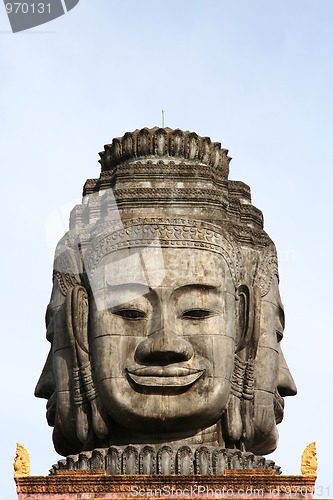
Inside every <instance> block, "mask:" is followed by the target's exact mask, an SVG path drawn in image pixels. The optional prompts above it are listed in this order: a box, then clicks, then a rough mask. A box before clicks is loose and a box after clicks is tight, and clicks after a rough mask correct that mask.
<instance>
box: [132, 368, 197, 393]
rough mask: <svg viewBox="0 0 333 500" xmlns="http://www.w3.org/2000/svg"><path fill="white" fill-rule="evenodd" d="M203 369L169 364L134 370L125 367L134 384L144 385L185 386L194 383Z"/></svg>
mask: <svg viewBox="0 0 333 500" xmlns="http://www.w3.org/2000/svg"><path fill="white" fill-rule="evenodd" d="M204 371H205V370H198V369H194V368H184V367H179V366H178V367H177V366H174V367H170V366H147V367H144V368H137V369H135V370H129V369H126V372H127V375H128V377H129V378H130V380H132V381H133V382H134V383H135V384H137V385H141V386H144V387H165V388H167V387H175V388H177V387H186V386H189V385H191V384H194V382H196V381H197V380H198V379H199V378H200V377H201V376H202V374H203V373H204Z"/></svg>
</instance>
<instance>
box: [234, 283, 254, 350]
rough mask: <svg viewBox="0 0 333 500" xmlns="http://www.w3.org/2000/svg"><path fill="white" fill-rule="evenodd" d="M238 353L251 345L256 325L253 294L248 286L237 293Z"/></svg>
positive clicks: (242, 287) (243, 286)
mask: <svg viewBox="0 0 333 500" xmlns="http://www.w3.org/2000/svg"><path fill="white" fill-rule="evenodd" d="M236 299H237V300H236V353H237V352H239V351H241V350H242V349H244V347H246V346H247V345H249V343H250V341H251V336H252V333H253V324H254V300H253V294H252V293H251V292H250V289H249V287H248V286H247V285H240V286H239V287H238V288H237V291H236Z"/></svg>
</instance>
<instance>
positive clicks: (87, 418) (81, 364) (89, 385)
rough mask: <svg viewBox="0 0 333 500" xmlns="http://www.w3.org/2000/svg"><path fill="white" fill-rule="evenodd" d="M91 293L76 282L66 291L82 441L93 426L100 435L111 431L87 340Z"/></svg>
mask: <svg viewBox="0 0 333 500" xmlns="http://www.w3.org/2000/svg"><path fill="white" fill-rule="evenodd" d="M88 315H89V303H88V294H87V291H86V289H85V288H83V287H82V286H75V287H73V288H72V290H71V291H69V292H68V294H67V327H68V331H69V336H70V339H71V344H72V351H73V372H74V391H75V393H74V403H75V407H76V418H77V432H78V438H79V439H80V441H81V442H82V443H87V442H88V441H89V439H90V435H89V430H90V432H91V424H92V429H93V431H94V432H95V434H96V435H97V437H98V438H103V437H105V436H106V435H108V433H109V428H108V424H107V420H108V419H107V416H106V415H105V414H104V411H103V408H102V405H101V402H100V400H99V397H98V394H97V392H96V388H95V386H94V382H93V378H92V368H91V365H90V359H89V341H88Z"/></svg>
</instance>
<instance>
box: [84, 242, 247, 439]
mask: <svg viewBox="0 0 333 500" xmlns="http://www.w3.org/2000/svg"><path fill="white" fill-rule="evenodd" d="M126 252H127V253H126V255H125V253H124V251H118V252H114V253H112V254H109V255H107V256H105V257H103V259H102V260H101V261H100V263H99V266H98V269H97V270H96V271H95V273H94V277H93V279H92V281H91V285H92V292H93V293H92V297H91V300H90V302H91V306H90V320H89V325H90V351H91V358H92V364H93V370H94V382H95V385H96V388H97V391H98V393H99V395H100V398H101V400H102V401H103V404H104V406H105V407H106V410H107V413H108V414H109V416H110V418H111V419H112V420H113V421H114V422H116V424H118V425H119V426H121V427H123V428H127V429H129V430H131V429H132V430H135V431H137V432H138V433H141V434H142V435H151V436H154V435H155V436H156V435H160V436H164V435H175V436H177V435H178V433H181V432H182V430H186V432H188V433H192V434H193V433H195V432H197V431H198V430H200V429H203V428H207V427H209V426H211V425H212V424H214V423H215V422H217V421H218V419H219V418H220V417H221V415H222V413H223V411H224V409H225V407H226V405H227V401H228V397H229V394H230V387H231V379H232V373H233V366H234V353H235V349H236V342H237V339H236V336H237V333H236V325H235V321H236V295H235V294H236V291H235V286H234V283H233V281H232V278H231V274H230V271H229V268H228V266H227V264H226V262H225V260H224V259H223V257H221V256H220V255H218V254H213V253H210V252H207V251H202V250H194V249H154V248H150V249H149V248H148V249H147V248H146V249H145V251H144V255H142V254H141V255H139V254H138V253H136V256H135V255H134V256H132V257H133V259H132V260H131V259H129V260H128V257H129V255H128V251H126ZM136 252H137V250H136ZM161 252H162V255H161ZM135 257H136V258H135ZM161 259H162V260H161ZM129 261H131V262H132V264H133V265H132V266H128V265H127V263H128V262H129ZM161 262H162V263H163V266H161Z"/></svg>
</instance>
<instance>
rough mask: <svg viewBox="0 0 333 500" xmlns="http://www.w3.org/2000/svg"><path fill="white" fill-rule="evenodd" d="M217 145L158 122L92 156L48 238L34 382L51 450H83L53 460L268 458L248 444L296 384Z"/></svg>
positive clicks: (275, 301) (267, 278)
mask: <svg viewBox="0 0 333 500" xmlns="http://www.w3.org/2000/svg"><path fill="white" fill-rule="evenodd" d="M227 153H228V151H227V150H226V149H223V148H221V145H220V144H219V143H214V142H211V140H210V139H209V138H207V137H199V136H198V135H197V134H195V133H191V132H183V131H181V130H179V129H177V130H171V129H169V128H157V127H155V128H153V129H147V128H144V129H142V130H136V131H134V132H133V133H126V134H125V135H124V136H123V137H121V138H116V139H114V140H113V142H112V144H109V145H106V146H105V150H104V152H102V153H100V156H101V160H100V163H101V165H102V172H101V175H100V177H99V179H91V180H88V181H87V182H86V184H85V186H84V192H83V202H82V205H79V206H76V207H75V208H74V209H73V211H72V213H71V218H70V229H69V232H68V233H67V234H66V235H65V236H64V237H63V238H62V239H61V241H60V242H59V244H58V246H57V250H56V254H55V260H54V273H53V290H52V296H51V300H50V303H49V305H48V308H47V313H46V325H47V339H48V340H49V341H50V342H51V349H50V354H49V356H48V359H47V361H46V364H45V367H44V369H43V372H42V375H41V377H40V380H39V382H38V384H37V387H36V392H35V393H36V396H37V397H43V398H46V399H48V403H47V420H48V423H49V425H51V426H53V427H54V432H53V441H54V445H55V448H56V450H57V451H58V453H60V454H62V455H65V456H66V455H71V456H72V455H75V454H80V455H78V456H76V457H68V458H67V459H66V460H65V461H64V462H63V463H62V465H60V467H64V468H86V467H88V468H89V467H90V468H101V467H102V468H106V469H107V470H108V471H109V472H112V473H115V472H118V473H119V472H122V473H126V472H131V473H135V472H141V473H158V472H160V473H161V472H167V471H169V472H172V471H178V472H179V471H180V472H182V471H183V473H194V472H200V473H205V471H206V473H219V472H221V471H223V469H224V468H229V467H230V468H251V467H254V466H256V467H259V468H260V467H268V468H269V467H273V468H274V464H273V465H272V463H269V462H270V461H266V462H265V460H264V459H262V458H260V457H258V455H262V454H267V453H270V452H272V451H273V450H274V449H275V448H276V445H277V437H278V434H277V430H276V424H278V423H279V422H281V420H282V418H283V407H284V400H283V398H284V397H285V396H289V395H294V394H296V387H295V384H294V382H293V379H292V377H291V374H290V372H289V369H288V367H287V364H286V362H285V360H284V357H283V354H282V351H281V345H280V341H281V339H282V336H283V329H284V312H283V306H282V302H281V299H280V295H279V287H278V265H277V255H276V249H275V246H274V244H273V242H272V240H271V239H270V238H269V236H268V235H267V234H266V233H265V231H264V230H263V218H262V214H261V212H260V211H259V210H258V209H257V208H255V207H254V206H253V205H252V203H251V194H250V189H249V187H248V186H247V185H245V184H244V183H242V182H236V181H230V180H228V173H229V162H230V158H229V157H228V155H227ZM162 457H164V458H162ZM124 464H125V465H124ZM126 464H127V465H126ZM128 464H130V465H128ZM163 464H164V465H163ZM165 464H167V465H165ZM198 464H199V465H198ZM200 464H202V465H200ZM218 464H222V465H218ZM198 467H199V468H198ZM200 467H201V469H200ZM195 468H197V469H195ZM149 471H150V472H149ZM184 471H185V472H184ZM203 471H204V472H203Z"/></svg>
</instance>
